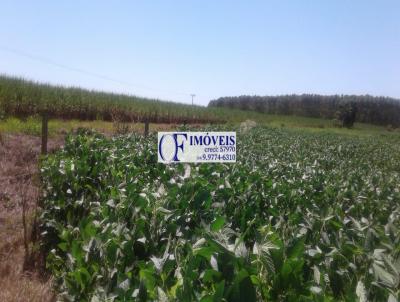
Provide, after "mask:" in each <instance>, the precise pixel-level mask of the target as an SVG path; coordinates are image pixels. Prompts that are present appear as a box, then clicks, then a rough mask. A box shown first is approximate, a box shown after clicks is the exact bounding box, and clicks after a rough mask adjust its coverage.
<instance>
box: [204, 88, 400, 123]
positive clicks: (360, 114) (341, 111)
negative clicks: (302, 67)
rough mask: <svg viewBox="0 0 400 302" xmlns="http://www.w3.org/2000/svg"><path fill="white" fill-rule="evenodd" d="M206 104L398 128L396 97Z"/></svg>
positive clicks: (308, 97)
mask: <svg viewBox="0 0 400 302" xmlns="http://www.w3.org/2000/svg"><path fill="white" fill-rule="evenodd" d="M208 106H209V107H225V108H232V109H241V110H251V111H257V112H263V113H268V114H278V115H297V116H304V117H316V118H326V119H337V120H339V121H341V122H342V125H343V126H350V127H351V126H352V123H354V121H356V122H362V123H369V124H375V125H385V126H388V125H391V126H393V127H400V100H398V99H394V98H389V97H375V96H371V95H327V96H325V95H317V94H302V95H280V96H248V95H242V96H236V97H221V98H219V99H216V100H212V101H210V103H209V104H208Z"/></svg>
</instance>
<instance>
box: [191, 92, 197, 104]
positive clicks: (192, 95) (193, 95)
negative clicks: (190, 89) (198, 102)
mask: <svg viewBox="0 0 400 302" xmlns="http://www.w3.org/2000/svg"><path fill="white" fill-rule="evenodd" d="M190 96H191V97H192V106H193V98H194V97H195V96H196V95H195V94H191V95H190Z"/></svg>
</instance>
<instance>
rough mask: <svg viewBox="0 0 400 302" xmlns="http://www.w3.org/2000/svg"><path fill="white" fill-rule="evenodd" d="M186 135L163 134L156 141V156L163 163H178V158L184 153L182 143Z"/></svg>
mask: <svg viewBox="0 0 400 302" xmlns="http://www.w3.org/2000/svg"><path fill="white" fill-rule="evenodd" d="M186 140H187V134H186V133H171V134H163V135H162V136H161V137H159V139H158V141H159V143H158V154H159V156H160V157H161V159H162V160H163V161H164V162H171V161H172V162H179V161H180V159H179V158H180V156H181V154H182V153H184V152H185V150H184V143H185V141H186Z"/></svg>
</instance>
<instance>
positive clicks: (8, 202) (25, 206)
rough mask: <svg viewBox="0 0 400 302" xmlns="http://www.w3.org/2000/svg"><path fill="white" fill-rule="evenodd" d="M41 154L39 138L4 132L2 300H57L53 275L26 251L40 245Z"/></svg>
mask: <svg viewBox="0 0 400 302" xmlns="http://www.w3.org/2000/svg"><path fill="white" fill-rule="evenodd" d="M62 141H63V139H62V137H59V138H52V139H50V140H49V143H48V150H50V152H51V151H52V150H55V149H57V148H59V147H60V146H61V144H62ZM39 156H40V138H39V137H34V136H29V135H22V134H21V135H11V134H2V135H1V139H0V301H53V300H54V294H53V292H52V286H51V277H50V276H49V275H48V274H47V273H46V272H45V270H44V267H43V263H37V262H38V261H37V260H36V259H34V258H35V257H32V255H31V253H26V250H28V251H32V249H33V247H34V245H35V244H36V245H37V243H35V242H33V240H32V239H34V238H32V236H31V235H32V225H33V220H34V217H35V209H36V204H37V200H38V197H39V182H38V176H37V175H38V174H37V173H38V164H37V163H38V159H39ZM23 212H25V215H24V216H25V226H26V227H25V228H24V221H23ZM24 238H25V239H24Z"/></svg>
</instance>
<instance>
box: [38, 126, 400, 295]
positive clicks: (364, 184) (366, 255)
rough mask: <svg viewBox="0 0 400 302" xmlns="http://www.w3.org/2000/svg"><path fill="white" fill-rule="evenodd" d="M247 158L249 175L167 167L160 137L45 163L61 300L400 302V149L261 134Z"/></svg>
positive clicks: (72, 142) (48, 226)
mask: <svg viewBox="0 0 400 302" xmlns="http://www.w3.org/2000/svg"><path fill="white" fill-rule="evenodd" d="M206 130H207V129H206ZM237 148H238V151H237V154H238V162H237V163H236V164H201V165H196V164H191V165H188V164H177V165H163V164H158V163H157V150H156V137H155V136H154V135H150V136H149V137H147V138H145V137H142V136H139V135H134V134H131V135H123V136H118V137H114V138H111V139H108V138H105V137H104V136H102V135H99V134H96V133H94V132H90V131H87V130H81V131H79V132H78V133H77V134H76V135H70V136H68V137H67V139H66V143H65V147H64V148H63V149H62V150H61V151H59V152H57V153H55V154H52V155H50V156H48V157H47V158H45V159H43V162H42V163H41V176H42V181H43V191H44V198H43V200H42V204H41V207H42V212H41V222H42V225H41V231H42V236H43V241H42V248H43V249H44V250H45V251H46V252H48V258H47V266H48V268H49V269H50V271H51V272H52V273H53V275H54V277H55V282H56V286H57V290H58V292H59V297H60V299H66V300H72V301H98V300H100V301H102V300H107V299H108V300H114V301H127V300H138V301H147V300H159V301H169V300H172V301H194V300H198V301H299V300H300V301H353V300H357V299H359V300H361V301H365V299H368V300H372V301H387V300H388V299H389V298H390V299H392V300H393V299H394V298H395V297H398V295H399V271H400V258H399V255H400V232H399V228H400V219H399V216H400V203H399V202H400V174H399V171H400V142H399V141H398V140H395V139H392V140H385V139H384V138H382V139H371V138H347V137H343V136H337V135H330V134H324V133H319V134H318V133H314V134H311V133H308V134H307V133H300V132H296V131H288V130H285V129H279V128H277V129H270V128H262V127H256V128H253V129H250V130H249V131H247V132H246V133H245V134H243V135H242V134H239V136H238V146H237ZM393 301H394V300H393Z"/></svg>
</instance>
